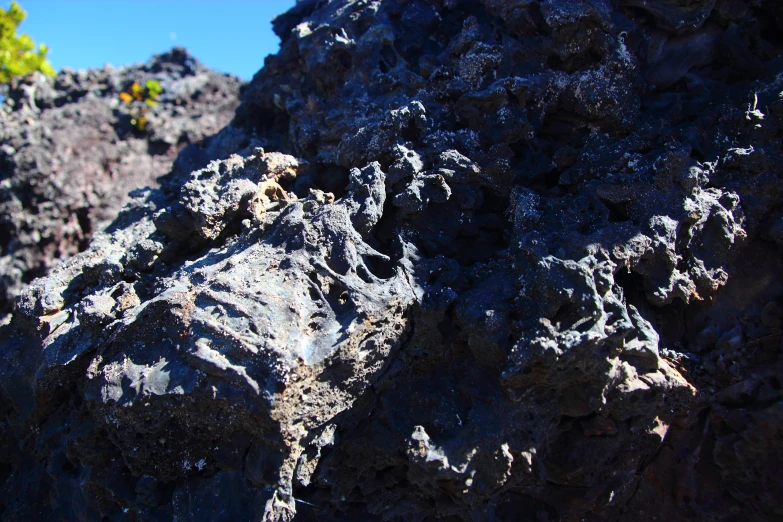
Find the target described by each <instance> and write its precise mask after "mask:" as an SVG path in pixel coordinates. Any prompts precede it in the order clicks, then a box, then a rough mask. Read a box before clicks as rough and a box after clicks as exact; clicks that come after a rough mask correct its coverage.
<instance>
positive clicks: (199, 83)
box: [0, 48, 242, 315]
mask: <svg viewBox="0 0 783 522" xmlns="http://www.w3.org/2000/svg"><path fill="white" fill-rule="evenodd" d="M147 80H156V81H158V82H159V83H160V84H161V86H162V87H163V89H164V91H163V94H161V96H160V97H159V101H160V104H159V105H158V106H157V107H155V108H154V110H152V111H150V113H149V114H148V116H147V117H148V119H149V123H148V125H147V129H146V131H143V132H140V131H139V130H137V129H135V128H134V126H133V125H132V124H131V115H130V113H129V111H128V110H127V109H126V107H125V106H124V104H123V103H122V102H121V101H120V99H119V94H120V93H121V92H123V90H125V91H130V86H131V84H133V82H139V83H140V84H142V85H143V84H144V83H145V82H146V81H147ZM241 84H242V82H241V81H240V80H239V79H238V78H234V77H232V76H229V75H226V74H221V73H218V72H215V71H212V70H210V69H209V68H207V67H205V66H204V65H202V64H200V63H198V61H197V60H196V59H195V58H193V57H192V56H190V55H189V54H188V53H187V52H186V51H185V50H184V49H182V48H174V49H172V50H171V51H169V52H167V53H164V54H161V55H158V56H155V57H153V58H152V59H151V60H150V61H149V62H148V63H146V64H143V65H139V66H132V67H122V68H113V67H110V66H107V67H105V68H103V69H99V70H91V71H73V70H64V71H63V72H61V73H60V74H58V75H57V77H55V78H47V77H44V76H42V75H37V76H33V77H30V78H27V79H22V80H19V81H16V82H14V84H13V85H11V86H10V90H9V92H8V93H7V96H6V98H5V101H4V103H3V104H2V105H0V314H1V315H6V314H7V313H8V312H10V310H11V308H12V304H13V300H14V298H15V297H16V296H17V295H18V294H19V293H20V292H21V290H22V288H23V287H24V286H25V285H26V284H27V283H29V282H30V281H32V280H33V279H35V278H36V277H41V276H42V275H45V274H46V273H47V272H48V271H49V270H50V269H51V268H52V267H53V266H55V265H56V264H57V263H59V262H60V261H62V260H63V259H65V258H67V257H69V256H72V255H74V254H76V253H78V252H80V251H82V250H84V249H85V248H86V247H87V245H88V244H89V242H90V238H91V237H92V235H93V233H94V232H96V231H98V230H101V229H102V228H104V227H105V226H106V225H108V224H109V223H110V222H111V221H112V220H113V219H114V218H115V217H116V215H117V213H118V212H119V210H120V209H121V208H122V207H123V205H125V203H127V202H128V196H127V194H128V193H129V192H130V191H132V190H134V189H136V188H139V187H144V186H156V185H157V181H156V180H157V178H158V177H159V176H162V175H163V174H166V173H168V172H169V171H170V170H171V167H172V163H173V161H174V159H175V158H176V155H177V153H178V152H179V151H180V150H181V149H182V147H184V146H185V145H188V144H191V143H192V144H196V143H200V142H201V141H202V140H203V139H204V138H205V137H207V136H210V135H213V134H215V133H216V132H217V131H219V130H220V129H222V128H223V127H225V126H226V125H227V124H228V123H229V122H230V121H231V119H232V117H233V115H234V110H235V109H236V107H237V105H238V104H239V89H240V86H241Z"/></svg>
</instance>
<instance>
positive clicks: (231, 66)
mask: <svg viewBox="0 0 783 522" xmlns="http://www.w3.org/2000/svg"><path fill="white" fill-rule="evenodd" d="M17 3H18V4H19V5H20V6H22V8H23V9H24V10H25V11H27V19H26V20H25V21H24V22H22V25H21V26H20V27H19V32H22V33H27V34H29V35H30V37H32V38H33V40H34V41H35V42H36V43H45V44H47V45H48V46H49V47H50V51H49V61H50V62H51V64H52V66H53V67H54V68H55V69H57V70H60V69H61V68H63V67H71V68H74V69H88V68H95V67H103V65H104V64H106V63H110V64H112V65H114V66H121V65H128V64H134V63H139V62H146V61H147V60H148V59H149V58H150V57H151V56H152V55H153V54H156V53H160V52H163V51H165V50H167V49H170V48H171V47H173V46H175V45H181V46H183V47H186V48H187V49H188V51H190V53H191V54H192V55H193V56H195V57H196V58H198V59H199V61H201V62H202V63H204V64H206V65H208V66H210V67H212V68H213V69H217V70H219V71H223V72H228V73H231V74H234V75H236V76H239V77H240V78H243V79H246V80H249V79H250V78H252V77H253V75H254V74H255V73H256V72H257V71H258V70H259V69H260V68H261V67H262V66H263V65H264V58H265V57H266V56H267V55H268V54H273V53H276V52H277V50H278V47H279V45H280V40H279V38H278V37H277V36H276V35H275V34H274V33H273V32H272V25H271V23H270V22H271V20H272V18H273V17H274V16H275V15H278V14H280V13H283V12H285V11H287V10H288V9H290V8H291V7H293V6H294V4H295V3H296V1H295V0H279V1H278V0H256V1H253V0H217V1H215V0H212V1H208V0H157V1H153V0H133V1H129V0H17ZM10 5H11V2H10V0H0V6H2V7H3V8H8V6H10Z"/></svg>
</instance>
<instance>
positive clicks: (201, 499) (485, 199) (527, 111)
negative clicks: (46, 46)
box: [0, 0, 783, 522]
mask: <svg viewBox="0 0 783 522" xmlns="http://www.w3.org/2000/svg"><path fill="white" fill-rule="evenodd" d="M781 14H783V13H781V11H780V8H779V7H778V6H777V4H776V3H774V2H763V1H760V2H753V3H751V2H743V1H741V0H718V1H692V2H658V3H656V4H655V6H652V5H651V4H650V3H649V2H648V3H645V2H632V1H620V2H615V3H613V4H610V3H609V2H605V1H602V0H593V1H574V2H560V1H548V0H541V1H535V0H530V1H503V0H497V1H496V0H484V1H483V2H479V1H477V0H446V1H443V2H440V1H438V2H429V1H411V2H391V1H388V2H385V1H384V2H359V1H351V0H333V1H331V2H316V1H307V0H305V1H302V2H298V3H297V6H296V7H295V8H294V9H293V10H292V11H290V12H289V13H287V14H285V15H283V16H281V17H279V18H277V19H276V21H275V28H276V31H277V32H278V34H279V35H280V37H281V38H282V40H283V44H282V48H281V51H280V53H279V54H278V55H277V56H274V57H270V58H269V59H268V60H267V61H266V63H265V67H264V69H262V70H261V71H260V72H259V73H258V74H257V75H256V77H255V78H254V79H253V81H252V82H251V83H250V85H249V86H248V87H247V89H246V90H245V93H244V96H243V102H242V104H241V106H240V107H239V108H238V109H237V112H236V116H235V119H234V121H233V123H232V125H231V126H230V127H227V128H226V129H224V130H223V131H221V133H219V134H218V135H217V136H215V137H214V138H212V139H210V140H209V141H208V142H205V144H204V145H203V146H202V147H192V146H191V147H186V148H185V149H183V150H182V151H181V152H180V154H179V156H178V158H177V162H176V164H175V165H174V167H173V169H172V172H171V173H170V174H169V175H168V176H166V177H165V178H164V179H163V180H162V183H161V188H160V189H145V190H141V191H136V192H134V193H133V195H132V200H131V202H130V203H129V204H128V205H127V206H126V207H125V208H124V209H123V211H122V212H121V213H120V214H119V216H118V217H117V219H116V220H115V221H114V222H113V223H112V225H111V226H110V227H108V228H107V229H106V230H105V232H101V233H99V234H96V235H95V237H94V238H93V240H92V242H91V244H90V246H89V248H88V249H87V250H86V251H85V252H83V253H81V254H78V255H76V256H75V257H72V258H70V259H69V260H67V261H66V262H65V263H64V264H62V265H61V266H59V267H58V268H56V269H55V270H54V271H53V272H52V273H51V274H50V275H49V276H47V277H45V278H42V279H38V280H36V281H34V282H33V283H32V284H31V285H30V286H29V287H28V288H27V289H26V290H25V291H24V292H23V293H22V294H21V296H20V297H19V298H18V300H17V301H16V306H17V311H16V313H15V315H14V318H13V321H12V323H11V324H10V325H8V326H6V327H5V328H4V329H3V331H2V334H3V338H4V339H5V340H4V341H3V345H2V347H3V350H4V352H5V354H6V360H7V361H8V364H7V365H5V366H3V367H2V368H0V389H1V390H2V396H3V402H2V405H3V406H2V408H3V410H2V415H3V417H2V418H3V423H4V425H3V431H2V434H3V435H2V436H3V439H2V444H3V448H4V449H5V450H6V451H4V452H3V453H2V455H4V456H3V457H0V458H2V459H3V460H2V461H0V462H2V467H0V470H2V471H3V474H4V475H3V476H2V477H0V478H4V479H5V482H4V485H3V495H0V498H2V499H3V500H0V503H1V504H0V507H1V508H2V509H3V510H4V511H3V517H4V518H5V519H8V520H22V519H25V520H30V519H40V518H51V517H62V518H69V519H71V518H73V519H87V520H91V519H95V518H99V517H106V518H108V519H124V518H134V519H140V520H173V519H177V520H262V519H263V520H291V519H296V520H436V519H446V520H486V521H494V520H499V521H511V520H527V519H530V520H623V521H627V520H639V519H652V518H659V519H671V520H692V521H707V520H710V521H715V520H720V521H727V522H728V521H730V520H736V519H739V518H742V519H743V520H757V521H762V520H771V519H775V518H779V517H780V516H781V511H780V507H779V505H778V503H777V502H776V499H777V498H778V497H779V496H780V494H781V491H782V490H783V483H782V482H781V479H782V478H783V475H781V473H780V471H779V470H780V469H781V466H780V463H781V461H782V460H783V454H781V451H780V446H779V444H777V443H776V441H777V438H779V436H780V432H781V429H783V424H781V415H780V413H781V411H780V406H779V405H780V400H781V398H782V397H783V391H782V390H781V384H780V379H781V369H783V368H782V367H781V354H780V351H781V327H782V326H783V307H782V304H783V301H781V298H782V297H783V278H782V277H781V274H783V271H781V268H783V266H781V264H782V262H781V256H780V248H781V247H782V246H783V234H781V230H783V228H781V221H780V220H781V217H782V216H783V214H782V213H781V204H783V192H781V190H780V188H779V187H780V182H781V170H780V165H781V164H783V163H782V162H781V159H783V158H781V150H783V149H781V123H783V119H781V118H783V110H782V109H783V102H782V101H781V92H783V57H781V56H780V53H781V50H780V43H781V42H780V39H779V34H780V30H781V29H782V28H783V23H782V22H783V18H782V17H781ZM231 153H234V154H233V155H231ZM216 158H222V159H216ZM210 160H214V161H211V162H210Z"/></svg>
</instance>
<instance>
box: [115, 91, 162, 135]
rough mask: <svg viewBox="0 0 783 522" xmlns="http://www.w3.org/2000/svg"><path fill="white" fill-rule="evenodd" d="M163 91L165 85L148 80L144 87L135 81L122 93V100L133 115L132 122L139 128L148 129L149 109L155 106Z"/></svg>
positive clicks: (140, 129)
mask: <svg viewBox="0 0 783 522" xmlns="http://www.w3.org/2000/svg"><path fill="white" fill-rule="evenodd" d="M162 92H163V87H161V86H160V84H159V83H158V82H156V81H155V80H147V81H146V82H145V83H144V86H143V87H142V86H141V84H140V83H139V82H134V83H133V85H131V86H130V89H128V90H127V91H123V92H121V93H120V100H122V101H123V102H124V103H125V104H126V105H127V106H128V111H129V113H130V117H131V124H133V126H134V127H136V129H137V130H139V131H141V132H144V131H145V130H147V111H149V109H151V108H152V107H155V106H156V105H157V104H158V102H157V98H158V96H160V94H161V93H162Z"/></svg>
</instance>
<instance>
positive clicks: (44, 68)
mask: <svg viewBox="0 0 783 522" xmlns="http://www.w3.org/2000/svg"><path fill="white" fill-rule="evenodd" d="M26 17H27V13H26V12H25V11H24V10H23V9H22V8H21V7H19V4H17V3H16V2H13V1H12V2H11V7H9V8H8V10H7V11H6V10H5V9H2V8H0V85H5V84H8V83H10V82H11V80H12V79H14V78H17V77H19V76H25V75H27V74H30V73H32V72H35V71H40V72H42V73H44V74H46V75H47V76H54V75H55V72H54V69H52V66H51V65H50V64H49V62H48V61H47V59H46V53H48V52H49V48H48V47H46V46H45V45H43V44H41V45H39V46H38V50H36V49H35V43H33V40H32V39H31V38H30V37H29V36H27V35H26V34H21V35H19V36H17V34H16V29H17V27H18V26H19V24H20V23H22V20H24V19H25V18H26Z"/></svg>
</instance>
